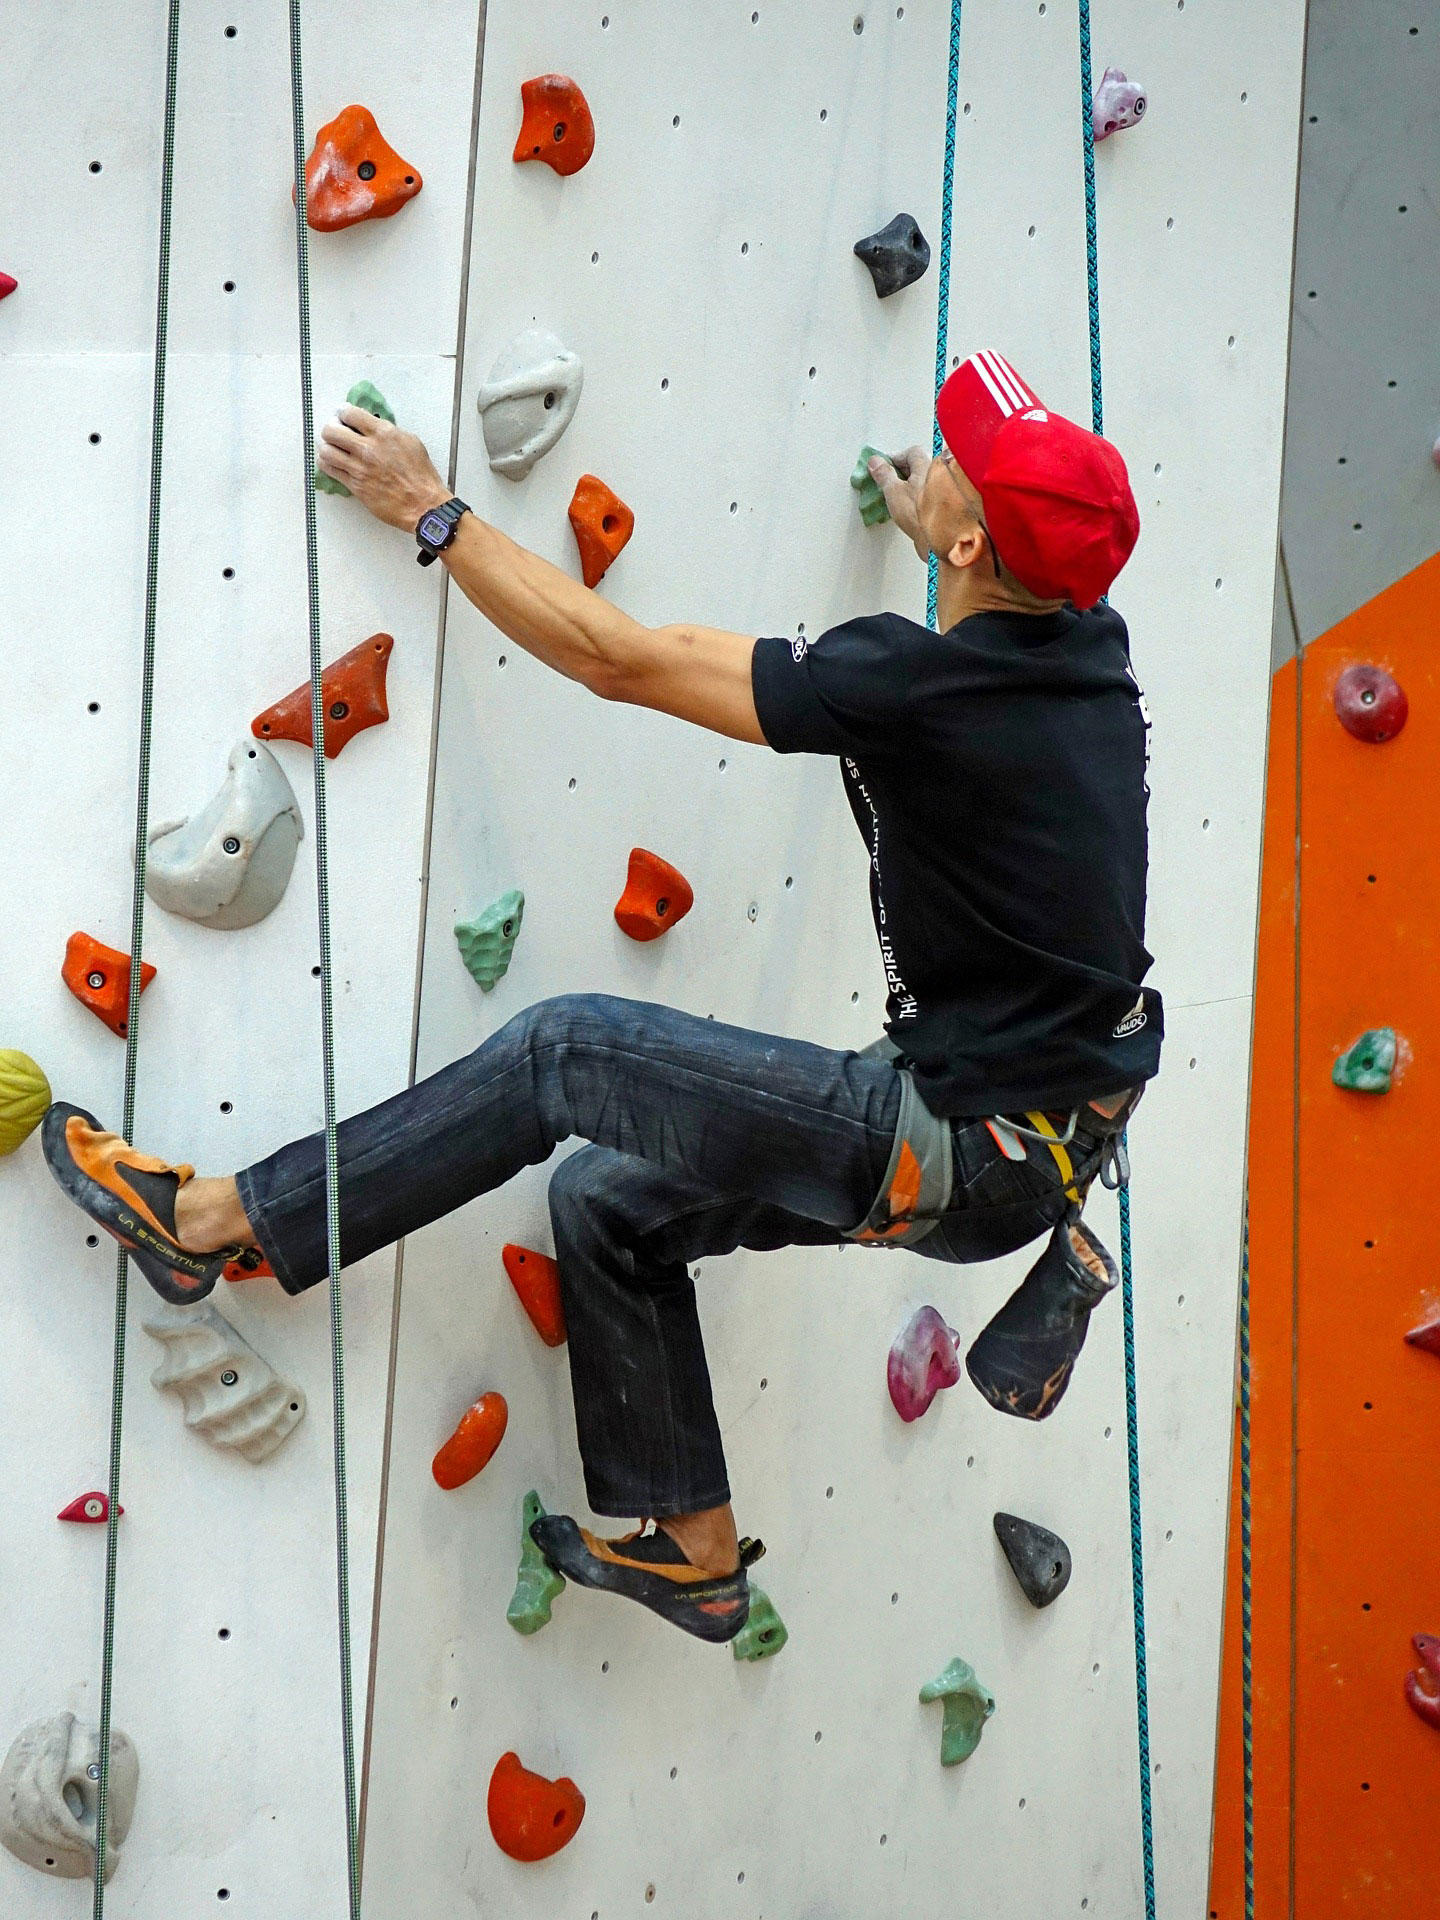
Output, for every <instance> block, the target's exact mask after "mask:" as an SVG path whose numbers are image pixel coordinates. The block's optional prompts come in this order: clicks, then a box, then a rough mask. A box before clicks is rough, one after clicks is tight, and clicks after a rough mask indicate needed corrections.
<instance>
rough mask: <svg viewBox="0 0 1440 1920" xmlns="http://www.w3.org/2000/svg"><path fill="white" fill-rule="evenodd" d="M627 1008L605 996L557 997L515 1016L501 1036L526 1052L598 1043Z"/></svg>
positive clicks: (588, 994) (616, 1000)
mask: <svg viewBox="0 0 1440 1920" xmlns="http://www.w3.org/2000/svg"><path fill="white" fill-rule="evenodd" d="M629 1004H630V1003H629V1002H628V1001H626V1000H621V999H617V998H616V997H615V996H614V995H613V994H608V993H557V994H554V995H552V997H551V998H550V999H548V1000H537V1001H536V1002H535V1004H534V1005H533V1006H529V1007H526V1008H525V1010H524V1012H523V1013H517V1014H516V1015H515V1016H514V1018H513V1019H512V1020H511V1021H510V1023H509V1025H508V1027H507V1028H505V1029H502V1032H504V1033H507V1034H508V1035H509V1036H510V1037H511V1038H513V1039H515V1040H517V1041H518V1042H519V1043H520V1044H521V1045H522V1046H523V1047H524V1048H525V1049H526V1050H527V1051H529V1052H537V1051H540V1050H543V1049H548V1048H552V1047H557V1046H559V1047H563V1046H564V1045H565V1044H566V1042H570V1043H572V1044H575V1043H579V1042H582V1041H586V1040H595V1039H600V1038H603V1037H604V1036H606V1035H607V1034H610V1033H612V1032H613V1031H614V1030H615V1027H616V1026H617V1024H618V1023H619V1021H620V1020H621V1018H622V1017H623V1013H624V1009H626V1008H627V1007H628V1006H629ZM486 1044H488V1042H487V1043H482V1049H477V1051H478V1050H483V1045H486Z"/></svg>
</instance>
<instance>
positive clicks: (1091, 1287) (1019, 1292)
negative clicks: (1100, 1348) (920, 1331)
mask: <svg viewBox="0 0 1440 1920" xmlns="http://www.w3.org/2000/svg"><path fill="white" fill-rule="evenodd" d="M1119 1277H1120V1276H1119V1274H1118V1273H1117V1272H1116V1270H1115V1262H1114V1261H1113V1260H1112V1259H1111V1258H1110V1255H1109V1254H1108V1253H1107V1252H1106V1251H1105V1249H1104V1247H1102V1246H1101V1244H1100V1242H1099V1241H1098V1240H1097V1239H1096V1238H1095V1236H1094V1234H1093V1233H1091V1232H1090V1231H1089V1230H1088V1229H1087V1228H1086V1227H1083V1226H1082V1225H1081V1224H1080V1222H1079V1221H1078V1220H1075V1221H1069V1222H1066V1221H1063V1220H1062V1221H1061V1223H1060V1225H1059V1226H1058V1227H1056V1229H1055V1231H1054V1233H1053V1234H1052V1235H1051V1236H1050V1241H1049V1244H1048V1245H1047V1247H1046V1249H1045V1251H1044V1253H1042V1254H1041V1256H1040V1258H1039V1259H1038V1260H1037V1261H1036V1262H1035V1264H1034V1266H1033V1267H1032V1268H1031V1269H1030V1271H1029V1273H1027V1274H1026V1276H1025V1278H1024V1279H1023V1280H1022V1281H1021V1282H1020V1285H1019V1286H1018V1287H1017V1288H1016V1289H1015V1291H1014V1293H1012V1294H1011V1296H1010V1298H1009V1299H1008V1300H1007V1301H1006V1302H1005V1304H1004V1306H1003V1307H1001V1309H1000V1311H999V1312H998V1313H997V1314H996V1315H995V1317H994V1319H993V1320H992V1321H991V1322H990V1324H989V1325H988V1326H987V1327H986V1328H985V1329H984V1331H983V1332H982V1333H981V1334H980V1336H979V1338H978V1339H977V1340H976V1342H975V1344H974V1346H973V1347H971V1349H970V1351H969V1353H967V1354H966V1356H965V1370H966V1372H967V1373H968V1374H969V1375H970V1378H971V1379H972V1380H973V1381H974V1382H975V1385H976V1386H977V1387H978V1388H979V1389H980V1391H981V1393H983V1394H984V1396H985V1398H986V1399H987V1400H988V1401H989V1402H990V1404H991V1406H992V1407H998V1408H999V1409H1000V1411H1001V1413H1013V1414H1015V1415H1016V1416H1017V1418H1019V1419H1021V1420H1043V1419H1045V1417H1046V1416H1047V1415H1048V1414H1051V1413H1053V1412H1054V1411H1055V1408H1056V1407H1057V1406H1058V1405H1059V1402H1060V1396H1061V1394H1063V1393H1064V1391H1065V1389H1066V1387H1068V1386H1069V1384H1070V1375H1071V1373H1072V1372H1073V1370H1074V1367H1075V1361H1076V1359H1077V1358H1078V1356H1079V1353H1080V1349H1081V1348H1082V1347H1083V1346H1084V1344H1085V1332H1086V1329H1087V1327H1088V1326H1089V1324H1090V1315H1091V1312H1092V1311H1093V1309H1094V1308H1095V1307H1097V1306H1099V1304H1100V1302H1101V1301H1102V1300H1103V1299H1104V1298H1105V1296H1106V1294H1107V1293H1109V1292H1110V1291H1111V1289H1112V1288H1113V1287H1114V1286H1115V1284H1116V1282H1117V1281H1118V1279H1119Z"/></svg>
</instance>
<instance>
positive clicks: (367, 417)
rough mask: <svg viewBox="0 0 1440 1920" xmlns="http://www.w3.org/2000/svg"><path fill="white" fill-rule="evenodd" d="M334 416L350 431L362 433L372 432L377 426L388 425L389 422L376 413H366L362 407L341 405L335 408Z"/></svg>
mask: <svg viewBox="0 0 1440 1920" xmlns="http://www.w3.org/2000/svg"><path fill="white" fill-rule="evenodd" d="M335 418H336V419H337V420H340V421H343V422H344V424H345V425H346V426H347V427H349V429H350V431H351V432H352V433H358V434H360V435H362V436H363V435H364V434H367V433H374V432H375V430H376V428H377V427H388V426H389V424H390V422H389V421H388V420H382V419H381V418H380V416H379V415H378V414H375V413H367V412H366V411H365V409H364V407H352V406H348V405H347V406H343V407H337V408H336V410H335Z"/></svg>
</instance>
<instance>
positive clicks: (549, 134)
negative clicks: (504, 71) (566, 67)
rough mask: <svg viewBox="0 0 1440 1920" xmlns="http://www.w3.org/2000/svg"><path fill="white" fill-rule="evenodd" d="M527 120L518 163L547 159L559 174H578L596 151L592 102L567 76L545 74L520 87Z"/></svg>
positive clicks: (518, 143) (517, 146)
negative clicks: (591, 109)
mask: <svg viewBox="0 0 1440 1920" xmlns="http://www.w3.org/2000/svg"><path fill="white" fill-rule="evenodd" d="M520 105H521V107H522V108H523V109H524V118H523V119H522V121H521V123H520V135H519V138H518V139H517V140H516V142H515V158H516V159H517V160H543V161H544V162H545V165H546V166H547V167H553V168H554V169H555V171H556V173H561V174H566V173H578V172H579V171H580V169H581V168H582V167H583V166H584V164H585V162H586V161H587V160H588V159H589V158H590V156H591V154H592V153H594V151H595V122H594V119H593V118H592V117H591V113H590V103H589V101H588V100H587V99H586V98H585V96H584V94H583V93H582V92H581V91H580V89H579V87H577V86H576V84H575V82H574V81H573V80H568V79H567V78H566V77H565V75H564V74H563V73H542V74H541V75H540V77H539V79H538V80H526V81H524V82H522V84H521V87H520Z"/></svg>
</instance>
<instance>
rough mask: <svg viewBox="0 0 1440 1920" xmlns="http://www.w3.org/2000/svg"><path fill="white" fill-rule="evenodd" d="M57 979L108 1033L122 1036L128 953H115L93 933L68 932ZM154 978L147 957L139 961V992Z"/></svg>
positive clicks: (127, 1006) (125, 1022) (127, 1013)
mask: <svg viewBox="0 0 1440 1920" xmlns="http://www.w3.org/2000/svg"><path fill="white" fill-rule="evenodd" d="M60 978H61V979H62V980H63V981H64V982H65V984H66V986H67V987H68V988H69V989H70V991H71V993H73V994H74V996H75V998H76V999H77V1000H78V1001H79V1002H80V1003H81V1005H82V1006H86V1007H88V1008H89V1009H90V1011H91V1012H92V1013H93V1014H94V1015H95V1017H96V1019H97V1020H103V1021H104V1022H105V1024H106V1026H107V1027H109V1029H110V1031H111V1032H112V1033H118V1034H119V1036H120V1038H121V1039H122V1040H123V1039H124V1038H125V1030H126V1027H127V1025H128V1023H129V1019H130V956H129V954H128V953H117V952H116V950H115V948H114V947H107V946H106V945H105V943H104V941H103V940H97V939H96V938H95V936H94V934H93V933H72V934H71V936H70V938H69V939H68V940H67V941H66V942H65V964H64V966H63V967H61V969H60ZM154 978H155V969H154V967H152V966H151V964H150V962H149V961H148V960H142V961H141V963H140V991H141V992H142V993H144V991H145V989H146V988H147V987H148V986H149V984H150V982H151V981H152V980H153V979H154Z"/></svg>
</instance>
